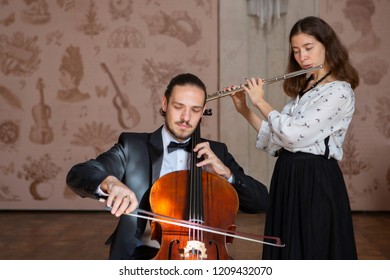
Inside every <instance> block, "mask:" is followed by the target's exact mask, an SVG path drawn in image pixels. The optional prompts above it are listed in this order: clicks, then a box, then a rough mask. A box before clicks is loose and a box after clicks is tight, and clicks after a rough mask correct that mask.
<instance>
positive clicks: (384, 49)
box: [319, 0, 390, 210]
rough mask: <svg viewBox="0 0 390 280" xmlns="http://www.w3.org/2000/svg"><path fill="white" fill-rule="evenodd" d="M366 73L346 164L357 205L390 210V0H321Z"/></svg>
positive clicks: (346, 147)
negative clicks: (389, 13) (389, 12)
mask: <svg viewBox="0 0 390 280" xmlns="http://www.w3.org/2000/svg"><path fill="white" fill-rule="evenodd" d="M319 3H320V9H319V11H320V16H321V17H322V18H324V19H325V20H327V21H328V22H329V24H330V25H331V26H332V27H333V28H334V29H335V30H336V31H337V33H338V34H339V36H340V38H341V39H342V40H343V42H344V43H345V45H346V46H347V48H348V51H349V53H350V56H351V59H352V61H353V63H354V65H355V66H356V68H357V70H358V72H359V75H360V85H359V87H358V88H357V89H356V91H355V93H356V112H355V116H354V119H353V120H352V123H351V126H350V130H349V132H348V134H347V137H346V141H345V144H344V151H345V153H344V158H343V160H342V161H341V163H340V165H341V168H342V170H343V173H344V178H345V181H346V184H347V187H348V194H349V197H350V202H351V207H352V209H354V210H390V203H389V201H390V69H389V66H390V55H389V46H390V30H389V23H390V21H389V19H388V17H389V15H388V11H389V10H390V1H388V0H341V1H336V0H326V1H319Z"/></svg>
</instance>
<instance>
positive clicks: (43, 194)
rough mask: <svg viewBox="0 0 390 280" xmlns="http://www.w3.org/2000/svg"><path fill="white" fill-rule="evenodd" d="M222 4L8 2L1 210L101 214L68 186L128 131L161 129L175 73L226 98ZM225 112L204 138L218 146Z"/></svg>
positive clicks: (0, 25)
mask: <svg viewBox="0 0 390 280" xmlns="http://www.w3.org/2000/svg"><path fill="white" fill-rule="evenodd" d="M217 4H218V2H217V1H207V0H205V1H191V0H186V1H174V0H165V1H156V0H150V1H141V0H125V1H114V0H104V1H100V0H99V1H97V0H81V1H75V0H64V1H45V0H39V1H38V0H35V1H34V0H28V1H27V0H26V1H23V0H15V1H1V2H0V208H1V209H91V208H93V209H102V206H103V205H100V204H99V203H96V202H95V201H92V200H89V199H80V198H78V197H77V196H76V195H75V194H74V193H73V192H71V191H70V190H69V188H67V187H66V185H65V177H66V174H67V172H68V170H69V169H70V167H71V166H72V165H73V164H75V163H77V162H80V161H84V160H88V159H90V158H93V157H96V155H97V154H99V153H100V152H102V151H104V150H106V149H107V148H109V147H110V146H111V145H113V144H114V143H115V141H116V140H117V138H118V136H119V133H120V132H121V131H123V130H131V131H152V130H155V129H157V128H158V127H159V126H160V125H162V121H163V119H162V117H161V116H160V115H159V114H158V110H159V108H160V104H161V96H162V95H163V93H164V91H165V88H166V86H167V84H168V82H169V80H170V79H171V78H172V77H173V76H175V75H176V74H178V73H182V72H192V73H194V74H196V75H198V76H199V77H200V78H201V79H202V80H203V81H204V82H205V84H206V85H207V86H208V89H209V90H210V91H211V90H214V91H216V90H217V82H218V59H217V58H218V36H217V34H218V5H217ZM41 94H42V96H41ZM122 99H123V100H124V101H122ZM216 105H217V103H213V104H210V106H211V107H213V113H214V116H212V117H207V118H205V119H204V121H203V122H202V124H203V129H202V135H203V136H206V137H211V138H217V137H218V123H217V120H218V118H217V116H218V108H217V106H216Z"/></svg>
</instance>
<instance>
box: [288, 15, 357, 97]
mask: <svg viewBox="0 0 390 280" xmlns="http://www.w3.org/2000/svg"><path fill="white" fill-rule="evenodd" d="M300 33H304V34H307V35H311V36H313V37H314V38H316V40H317V41H319V42H320V43H322V44H323V45H324V47H325V63H326V64H327V65H328V66H329V68H330V70H331V71H332V76H333V77H335V78H336V79H337V80H341V81H346V82H348V83H349V84H350V85H351V87H352V89H355V88H356V87H357V86H358V85H359V74H358V72H357V71H356V69H355V68H354V67H353V66H352V64H351V62H350V61H349V55H348V51H347V49H346V47H345V46H344V45H343V44H342V43H341V41H340V39H339V38H338V36H337V34H336V33H335V32H334V30H333V29H332V28H331V27H330V26H329V24H327V23H326V22H325V21H324V20H322V19H321V18H318V17H314V16H309V17H306V18H303V19H301V20H299V21H298V22H296V23H295V24H294V26H293V27H292V29H291V31H290V37H289V41H290V55H289V62H288V66H287V72H293V71H298V70H301V67H300V66H299V64H298V62H297V61H296V60H295V58H294V53H293V51H292V48H291V39H292V37H294V36H295V35H298V34H300ZM305 80H306V77H305V75H301V76H297V77H295V78H291V79H287V80H285V81H284V82H283V89H284V91H285V93H286V94H287V95H288V96H290V97H296V96H297V95H298V93H299V91H300V90H301V89H302V87H303V86H304V84H305Z"/></svg>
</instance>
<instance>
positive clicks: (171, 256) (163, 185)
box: [149, 123, 239, 260]
mask: <svg viewBox="0 0 390 280" xmlns="http://www.w3.org/2000/svg"><path fill="white" fill-rule="evenodd" d="M191 141H192V142H191V147H192V150H193V149H194V147H195V146H196V145H197V144H198V143H200V123H199V124H198V126H197V128H196V129H195V131H194V133H193V135H192V138H191ZM199 161H200V159H198V158H197V156H196V153H195V152H191V160H190V168H189V170H182V171H176V172H172V173H169V174H166V175H164V176H162V177H161V178H159V179H158V180H157V181H156V182H155V183H154V184H153V186H152V188H151V192H150V196H149V200H150V206H151V210H152V212H153V213H156V214H158V215H163V216H169V217H172V218H174V219H178V220H186V221H189V222H191V223H195V224H199V225H202V226H203V225H204V226H212V227H216V228H221V229H226V230H228V231H233V230H235V228H236V226H235V225H234V219H235V216H236V214H237V211H238V205H239V202H238V195H237V193H236V191H235V189H234V187H233V186H232V185H231V184H230V183H229V182H227V181H226V180H225V179H224V178H222V177H220V176H219V175H216V174H212V173H209V172H206V171H203V170H202V168H201V167H197V166H196V164H197V163H198V162H199ZM221 202H223V203H221ZM151 237H152V239H155V240H157V241H158V242H159V243H160V249H159V251H158V253H157V255H156V256H155V257H154V259H155V260H206V259H207V260H226V259H231V257H230V256H229V253H228V250H227V244H228V243H231V242H232V241H233V238H231V237H226V236H224V235H221V234H217V233H213V232H205V231H203V230H201V229H196V228H195V229H194V228H184V227H182V226H178V225H174V224H169V223H164V222H163V223H159V222H156V221H152V222H151Z"/></svg>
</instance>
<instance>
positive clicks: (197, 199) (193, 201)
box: [188, 122, 204, 223]
mask: <svg viewBox="0 0 390 280" xmlns="http://www.w3.org/2000/svg"><path fill="white" fill-rule="evenodd" d="M191 140H192V141H191V148H192V149H191V151H193V149H194V148H195V146H196V145H197V144H198V143H200V122H199V124H198V126H197V127H196V129H195V130H194V132H193V134H192V139H191ZM200 160H201V159H199V158H198V157H197V156H196V153H195V152H191V162H190V170H189V172H190V177H189V182H188V184H189V190H190V192H189V221H191V222H196V223H203V222H204V209H203V187H202V168H201V167H197V166H196V164H197V163H198V162H199V161H200Z"/></svg>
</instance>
